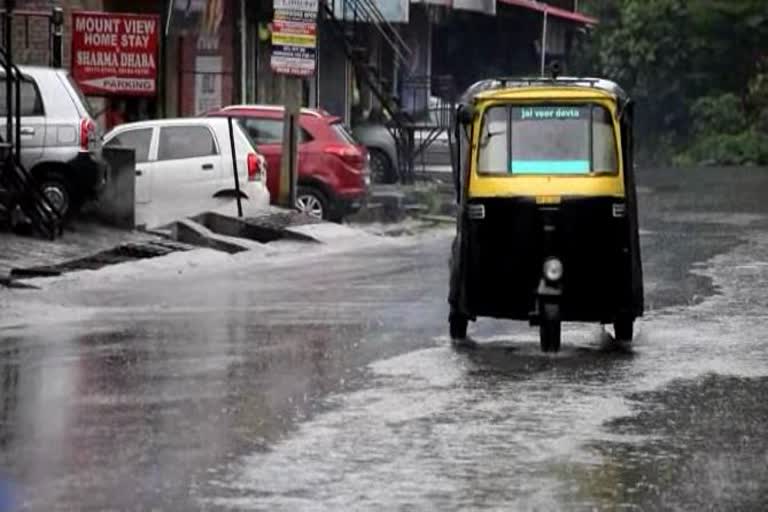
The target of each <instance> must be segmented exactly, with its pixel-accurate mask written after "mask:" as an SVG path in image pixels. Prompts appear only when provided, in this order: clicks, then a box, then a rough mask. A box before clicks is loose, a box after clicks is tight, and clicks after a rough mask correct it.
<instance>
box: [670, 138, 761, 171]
mask: <svg viewBox="0 0 768 512" xmlns="http://www.w3.org/2000/svg"><path fill="white" fill-rule="evenodd" d="M675 163H676V164H679V165H684V164H697V163H711V164H716V165H744V164H757V165H768V135H766V134H764V133H759V132H757V131H756V130H745V131H743V132H741V133H737V134H730V133H724V134H716V135H707V136H703V137H700V138H699V139H698V140H697V141H696V142H695V143H694V144H693V146H691V148H690V149H689V150H688V151H685V152H683V153H681V154H679V155H677V156H676V157H675Z"/></svg>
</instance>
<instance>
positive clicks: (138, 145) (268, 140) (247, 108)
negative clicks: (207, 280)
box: [0, 66, 394, 224]
mask: <svg viewBox="0 0 768 512" xmlns="http://www.w3.org/2000/svg"><path fill="white" fill-rule="evenodd" d="M20 69H21V73H22V75H23V78H22V81H21V87H20V90H21V119H22V121H21V138H22V141H21V142H22V158H21V159H22V164H23V165H24V166H25V167H26V168H27V169H28V170H30V171H31V173H32V174H33V175H34V176H35V177H36V178H37V179H38V182H39V183H40V184H41V185H42V187H43V191H44V193H45V195H46V196H47V197H48V199H49V200H50V201H51V203H52V204H53V205H54V207H56V208H57V209H58V210H59V211H60V212H61V213H62V214H64V215H71V214H73V213H75V212H77V210H78V209H79V207H80V206H81V205H82V204H83V203H84V202H85V201H87V200H90V199H94V198H96V197H98V195H99V192H100V190H101V189H102V187H103V186H104V184H105V180H106V176H107V174H106V165H105V164H104V163H103V160H102V147H123V148H129V149H132V150H133V151H134V152H135V159H136V180H135V183H136V188H135V193H136V211H137V222H138V223H139V224H141V223H145V222H149V223H156V222H158V221H160V220H162V219H163V218H169V219H170V218H173V216H174V215H182V214H183V213H184V212H188V211H189V205H190V204H194V205H195V206H194V208H198V207H199V211H204V210H206V209H212V208H216V207H218V206H220V205H221V203H222V202H223V201H230V202H231V199H232V198H233V197H235V194H236V190H235V182H234V170H235V168H234V167H233V159H232V150H231V145H230V140H229V126H228V122H227V120H226V118H227V117H232V118H233V119H234V120H235V121H236V122H235V125H234V130H233V134H234V138H235V158H234V162H235V164H236V168H237V173H238V177H239V182H240V188H241V195H242V197H243V199H245V200H246V201H245V203H246V204H247V206H248V207H249V208H263V207H265V206H266V205H267V204H269V203H270V202H271V203H275V202H276V201H277V199H278V198H279V197H280V192H281V191H280V181H281V180H280V169H281V160H282V139H283V129H284V126H283V124H284V121H283V118H284V109H283V107H280V106H271V105H234V106H229V107H225V108H222V109H220V110H216V111H212V112H208V113H206V114H205V115H203V116H201V117H194V118H184V119H157V120H151V121H142V122H135V123H126V124H121V125H119V126H117V127H115V128H114V129H113V130H111V131H110V132H109V133H107V134H105V135H103V136H102V133H101V132H100V131H99V127H98V125H97V123H96V121H95V117H96V116H95V115H94V114H93V113H92V112H91V110H90V107H89V103H88V101H87V99H86V98H85V97H84V95H83V94H82V92H81V91H80V89H79V87H78V86H77V84H76V83H75V82H74V80H73V79H72V78H71V77H70V75H69V74H68V73H67V72H66V71H64V70H58V69H51V68H43V67H33V66H23V67H21V68H20ZM2 80H3V81H4V80H5V77H4V76H3V77H2ZM5 91H6V89H5V87H4V86H3V84H0V109H2V111H4V110H5V104H6V103H5V98H4V96H5ZM299 125H300V133H299V146H298V158H299V160H298V176H297V179H298V190H297V197H296V208H297V209H298V210H300V211H302V212H304V213H306V214H308V215H311V216H314V217H318V218H323V219H326V220H331V221H341V220H342V219H343V218H344V217H346V216H348V215H350V214H353V213H355V212H356V211H357V210H359V209H360V208H361V207H362V205H363V204H364V202H365V199H366V196H367V193H368V189H369V186H370V181H371V158H372V157H374V158H375V162H376V165H379V166H381V165H384V164H382V163H381V162H382V159H387V160H390V159H391V158H392V157H393V155H391V154H389V153H390V152H391V151H390V150H385V149H380V148H376V147H373V148H372V149H371V150H370V151H369V149H368V148H367V147H366V146H364V145H362V144H360V143H358V142H357V141H356V140H355V137H354V136H353V135H352V134H351V133H350V131H349V130H348V129H347V128H346V127H345V126H344V124H343V122H342V120H341V119H340V118H338V117H336V116H333V115H331V114H329V113H328V112H325V111H323V110H319V109H302V110H301V114H300V116H299ZM384 153H386V154H384ZM382 154H384V156H382ZM386 165H389V166H392V165H394V164H392V163H389V164H386Z"/></svg>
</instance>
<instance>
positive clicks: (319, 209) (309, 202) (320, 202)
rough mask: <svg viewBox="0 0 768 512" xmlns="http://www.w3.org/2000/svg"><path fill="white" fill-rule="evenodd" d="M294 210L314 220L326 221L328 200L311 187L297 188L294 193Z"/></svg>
mask: <svg viewBox="0 0 768 512" xmlns="http://www.w3.org/2000/svg"><path fill="white" fill-rule="evenodd" d="M296 209H297V210H298V211H299V212H300V213H303V214H305V215H309V216H310V217H313V218H315V219H323V220H327V219H328V216H329V212H328V200H327V199H326V198H325V195H324V194H323V193H322V192H320V191H319V190H317V189H316V188H312V187H299V190H298V191H297V193H296Z"/></svg>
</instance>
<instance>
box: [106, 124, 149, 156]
mask: <svg viewBox="0 0 768 512" xmlns="http://www.w3.org/2000/svg"><path fill="white" fill-rule="evenodd" d="M151 143H152V128H142V129H140V130H128V131H125V132H122V133H120V134H118V135H115V136H114V137H113V138H111V139H110V140H109V142H107V143H106V144H104V146H105V147H108V148H109V147H120V148H129V149H133V150H134V151H135V152H136V163H137V164H140V163H142V162H146V161H148V160H149V146H150V144H151Z"/></svg>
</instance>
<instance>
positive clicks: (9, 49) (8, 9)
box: [3, 0, 16, 153]
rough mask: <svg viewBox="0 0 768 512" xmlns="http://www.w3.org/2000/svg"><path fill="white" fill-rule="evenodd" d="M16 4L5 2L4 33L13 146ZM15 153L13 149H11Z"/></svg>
mask: <svg viewBox="0 0 768 512" xmlns="http://www.w3.org/2000/svg"><path fill="white" fill-rule="evenodd" d="M15 4H16V2H15V1H14V0H5V14H4V15H3V33H4V35H5V52H6V56H7V59H6V62H5V108H6V110H5V111H6V115H7V120H8V122H7V124H6V126H5V132H6V139H5V140H6V142H7V143H8V144H13V122H14V121H13V117H12V112H13V78H12V77H13V34H12V33H11V31H12V30H11V29H12V26H11V17H12V16H13V9H14V7H15ZM11 153H13V149H11Z"/></svg>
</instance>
